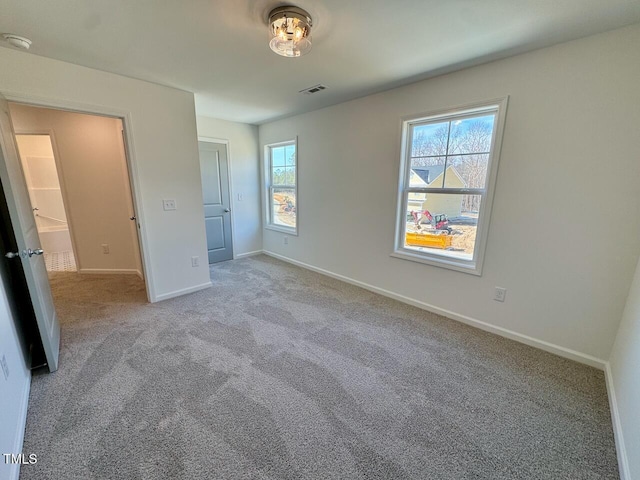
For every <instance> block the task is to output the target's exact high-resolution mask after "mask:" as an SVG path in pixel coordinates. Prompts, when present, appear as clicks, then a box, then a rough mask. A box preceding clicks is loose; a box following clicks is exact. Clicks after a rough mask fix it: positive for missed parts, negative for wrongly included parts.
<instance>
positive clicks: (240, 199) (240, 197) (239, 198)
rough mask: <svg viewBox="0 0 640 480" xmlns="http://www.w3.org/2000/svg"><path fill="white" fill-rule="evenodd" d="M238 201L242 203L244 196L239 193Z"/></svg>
mask: <svg viewBox="0 0 640 480" xmlns="http://www.w3.org/2000/svg"><path fill="white" fill-rule="evenodd" d="M238 201H239V202H241V201H242V194H241V193H239V194H238Z"/></svg>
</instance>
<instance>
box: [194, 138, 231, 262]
mask: <svg viewBox="0 0 640 480" xmlns="http://www.w3.org/2000/svg"><path fill="white" fill-rule="evenodd" d="M198 141H199V142H206V143H220V144H222V145H225V147H226V149H227V173H228V175H227V177H228V178H227V182H228V183H229V204H230V205H229V209H230V210H231V212H230V213H231V248H232V249H233V258H232V260H235V259H236V236H235V234H234V230H235V216H234V215H235V210H236V207H235V204H234V203H233V200H234V197H233V182H232V181H231V180H232V178H233V173H232V166H231V164H232V163H233V162H232V161H231V149H230V148H229V140H225V139H222V138H214V137H206V136H202V135H198Z"/></svg>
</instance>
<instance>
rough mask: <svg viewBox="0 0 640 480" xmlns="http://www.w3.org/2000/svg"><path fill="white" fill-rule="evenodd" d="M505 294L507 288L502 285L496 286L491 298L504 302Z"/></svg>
mask: <svg viewBox="0 0 640 480" xmlns="http://www.w3.org/2000/svg"><path fill="white" fill-rule="evenodd" d="M506 296H507V289H506V288H502V287H496V292H495V293H494V295H493V299H494V300H495V301H496V302H504V299H505V297H506Z"/></svg>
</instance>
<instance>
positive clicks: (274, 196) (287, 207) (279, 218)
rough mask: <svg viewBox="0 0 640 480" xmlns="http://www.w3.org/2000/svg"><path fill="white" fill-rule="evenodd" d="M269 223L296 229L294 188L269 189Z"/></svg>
mask: <svg viewBox="0 0 640 480" xmlns="http://www.w3.org/2000/svg"><path fill="white" fill-rule="evenodd" d="M271 208H272V210H271V221H272V223H273V224H274V225H280V226H284V227H291V228H295V227H296V213H297V212H296V190H295V188H286V187H274V188H272V189H271Z"/></svg>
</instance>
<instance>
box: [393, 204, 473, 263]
mask: <svg viewBox="0 0 640 480" xmlns="http://www.w3.org/2000/svg"><path fill="white" fill-rule="evenodd" d="M480 203H481V196H480V195H462V194H444V193H428V194H425V193H420V194H419V193H411V192H410V193H409V194H408V197H407V201H406V204H405V210H404V212H405V215H404V217H403V218H404V220H405V222H406V224H405V238H404V248H406V249H409V250H414V251H416V252H424V253H437V254H438V255H442V256H445V257H451V258H455V259H461V260H473V258H474V251H475V247H476V233H477V229H478V215H479V211H480Z"/></svg>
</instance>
